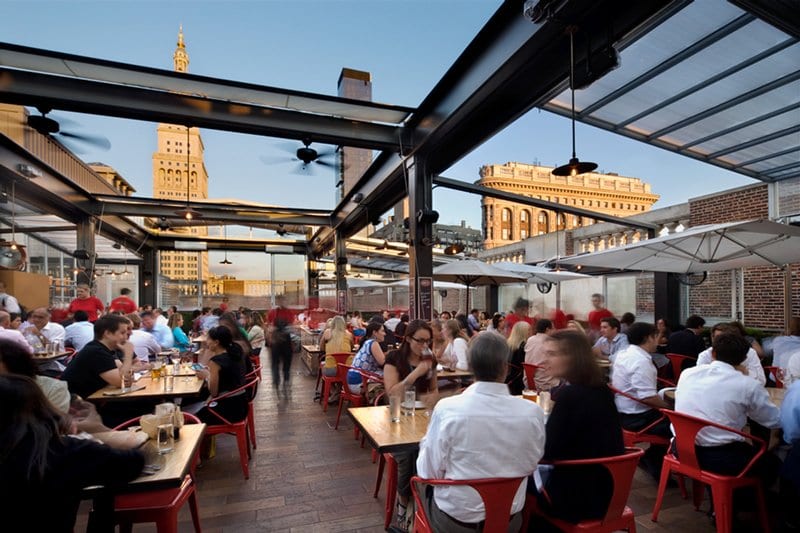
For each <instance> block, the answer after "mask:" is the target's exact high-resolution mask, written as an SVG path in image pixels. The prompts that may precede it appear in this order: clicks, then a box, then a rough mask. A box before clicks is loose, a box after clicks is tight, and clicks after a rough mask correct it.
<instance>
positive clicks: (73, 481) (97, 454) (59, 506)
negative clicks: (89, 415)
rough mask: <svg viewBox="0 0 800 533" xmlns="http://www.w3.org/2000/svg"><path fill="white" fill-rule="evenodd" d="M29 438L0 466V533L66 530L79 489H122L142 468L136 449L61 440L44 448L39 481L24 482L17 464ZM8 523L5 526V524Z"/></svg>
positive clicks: (72, 521)
mask: <svg viewBox="0 0 800 533" xmlns="http://www.w3.org/2000/svg"><path fill="white" fill-rule="evenodd" d="M30 448H31V439H30V438H28V439H27V440H23V441H22V442H21V443H20V445H18V446H17V448H16V449H15V450H14V451H13V452H12V453H11V456H10V457H9V458H8V459H7V460H5V461H3V462H2V463H0V479H2V480H3V482H2V483H0V516H2V517H3V530H4V531H48V532H52V533H59V532H70V533H71V532H72V529H73V526H74V525H75V516H76V514H77V512H78V505H79V504H80V500H81V496H80V492H81V489H83V488H85V487H89V486H92V485H104V486H107V487H109V486H111V487H113V486H114V485H117V486H118V485H124V484H126V483H128V481H130V480H132V479H135V478H136V477H137V476H138V475H139V474H140V473H141V471H142V467H143V466H144V456H143V455H142V454H141V452H139V451H138V450H114V449H112V448H109V447H108V446H105V445H102V444H97V443H95V442H91V441H88V440H79V439H74V438H71V437H64V438H63V439H61V440H60V441H54V442H53V443H52V444H51V446H50V453H49V454H48V464H47V468H46V469H45V473H44V478H43V479H42V480H41V481H35V480H31V479H29V478H28V474H27V472H26V471H25V469H24V467H23V465H24V464H25V463H26V461H25V458H26V454H27V453H28V451H29V449H30ZM9 522H10V523H9Z"/></svg>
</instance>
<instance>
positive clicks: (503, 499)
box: [411, 476, 525, 533]
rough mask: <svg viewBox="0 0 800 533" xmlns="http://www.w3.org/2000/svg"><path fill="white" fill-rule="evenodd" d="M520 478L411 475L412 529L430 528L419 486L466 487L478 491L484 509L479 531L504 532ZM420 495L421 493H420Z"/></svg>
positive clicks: (424, 529)
mask: <svg viewBox="0 0 800 533" xmlns="http://www.w3.org/2000/svg"><path fill="white" fill-rule="evenodd" d="M524 479H525V478H524V477H512V478H494V479H464V480H455V479H422V478H421V477H418V476H414V477H413V478H411V492H412V493H413V494H414V503H415V504H416V505H415V507H416V512H415V513H414V531H417V532H421V533H425V532H430V533H433V531H434V530H433V528H432V527H431V525H430V523H429V522H428V517H427V516H426V515H425V507H424V506H423V504H422V501H423V496H421V495H420V492H421V490H420V488H419V485H433V486H436V485H447V486H450V487H452V486H469V487H472V488H473V489H475V490H476V491H477V492H478V494H480V497H481V499H482V500H483V505H484V508H485V509H486V519H485V520H484V523H483V531H493V532H494V531H506V530H507V529H508V525H509V523H510V522H511V506H512V504H513V503H514V496H515V495H516V494H517V490H518V489H519V486H520V483H522V480H524ZM422 494H424V492H422Z"/></svg>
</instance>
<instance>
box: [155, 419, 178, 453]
mask: <svg viewBox="0 0 800 533" xmlns="http://www.w3.org/2000/svg"><path fill="white" fill-rule="evenodd" d="M174 431H175V429H174V428H173V427H172V424H161V425H159V426H158V454H159V455H164V454H167V453H170V452H171V451H172V450H173V449H174V448H175V433H174Z"/></svg>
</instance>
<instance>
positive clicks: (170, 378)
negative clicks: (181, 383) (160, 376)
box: [164, 374, 175, 392]
mask: <svg viewBox="0 0 800 533" xmlns="http://www.w3.org/2000/svg"><path fill="white" fill-rule="evenodd" d="M174 387H175V376H174V375H172V374H168V375H167V376H165V377H164V392H172V391H173V389H174Z"/></svg>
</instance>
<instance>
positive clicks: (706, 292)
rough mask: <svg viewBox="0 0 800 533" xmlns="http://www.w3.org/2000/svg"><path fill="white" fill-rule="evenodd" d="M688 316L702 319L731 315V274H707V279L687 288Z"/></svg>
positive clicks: (727, 272)
mask: <svg viewBox="0 0 800 533" xmlns="http://www.w3.org/2000/svg"><path fill="white" fill-rule="evenodd" d="M689 314H690V315H700V316H703V317H729V316H730V315H731V272H730V271H725V272H709V273H708V278H707V279H706V280H705V281H704V282H703V283H701V284H700V285H696V286H694V287H689Z"/></svg>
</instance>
